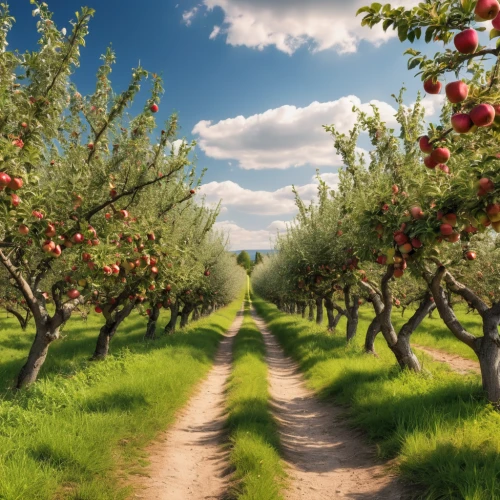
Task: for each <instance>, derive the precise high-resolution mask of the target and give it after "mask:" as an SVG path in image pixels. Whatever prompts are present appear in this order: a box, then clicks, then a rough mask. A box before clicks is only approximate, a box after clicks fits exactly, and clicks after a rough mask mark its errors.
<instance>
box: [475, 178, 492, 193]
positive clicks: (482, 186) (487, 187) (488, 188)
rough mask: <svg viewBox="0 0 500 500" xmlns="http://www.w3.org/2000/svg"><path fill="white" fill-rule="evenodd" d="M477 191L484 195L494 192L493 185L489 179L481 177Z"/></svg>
mask: <svg viewBox="0 0 500 500" xmlns="http://www.w3.org/2000/svg"><path fill="white" fill-rule="evenodd" d="M479 190H480V191H481V192H482V193H484V194H487V193H492V192H493V191H494V190H495V183H494V182H493V181H492V180H491V179H488V178H487V177H483V178H482V179H479ZM483 196H484V195H483Z"/></svg>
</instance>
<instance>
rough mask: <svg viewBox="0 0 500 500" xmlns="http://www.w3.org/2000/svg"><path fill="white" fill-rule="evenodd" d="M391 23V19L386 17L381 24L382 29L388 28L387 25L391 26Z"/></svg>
mask: <svg viewBox="0 0 500 500" xmlns="http://www.w3.org/2000/svg"><path fill="white" fill-rule="evenodd" d="M392 23H393V20H392V19H386V20H385V21H384V24H383V25H382V29H383V30H384V31H387V28H389V26H391V24H392Z"/></svg>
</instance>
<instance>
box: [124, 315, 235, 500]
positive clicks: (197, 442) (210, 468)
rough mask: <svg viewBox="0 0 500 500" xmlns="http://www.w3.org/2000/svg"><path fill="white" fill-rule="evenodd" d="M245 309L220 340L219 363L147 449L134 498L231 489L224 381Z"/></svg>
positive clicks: (176, 498) (164, 499) (196, 498)
mask: <svg viewBox="0 0 500 500" xmlns="http://www.w3.org/2000/svg"><path fill="white" fill-rule="evenodd" d="M242 321H243V312H242V311H240V312H239V313H238V317H237V318H236V320H235V321H234V323H233V324H232V326H231V328H230V329H229V331H228V332H227V334H226V336H225V338H224V339H223V341H222V342H221V344H220V347H219V350H218V352H217V356H216V358H215V363H214V367H213V368H212V370H211V371H210V373H209V375H208V377H207V378H206V379H205V380H204V381H203V382H202V383H201V384H200V386H199V388H198V391H197V392H196V394H195V395H194V396H193V397H192V398H191V399H190V401H189V403H188V405H187V406H186V407H185V408H184V409H183V410H182V411H181V413H180V414H179V416H178V418H177V420H176V422H175V423H174V424H173V426H172V427H171V428H170V430H169V431H167V432H166V433H165V434H164V435H162V436H161V437H160V439H159V440H158V442H156V443H154V444H153V445H151V446H150V447H149V448H148V449H147V452H148V454H149V461H150V465H149V466H148V467H147V469H146V472H145V473H146V474H147V476H146V477H140V478H136V480H135V482H134V484H133V486H134V488H135V497H134V498H142V499H144V500H188V499H193V500H201V499H219V498H221V497H223V495H224V494H225V493H226V491H227V490H228V488H229V480H230V477H229V475H228V468H227V452H226V451H224V449H223V447H222V446H221V445H222V444H223V442H222V441H223V427H224V410H225V405H224V401H225V394H224V391H225V386H226V380H227V378H228V376H229V374H230V372H231V361H232V352H231V351H232V343H233V338H234V336H235V335H236V333H238V330H239V329H240V327H241V324H242Z"/></svg>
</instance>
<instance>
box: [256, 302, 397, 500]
mask: <svg viewBox="0 0 500 500" xmlns="http://www.w3.org/2000/svg"><path fill="white" fill-rule="evenodd" d="M259 309H260V310H262V307H259ZM254 319H255V322H256V323H257V326H258V327H259V329H260V331H261V332H262V334H263V336H264V339H265V345H266V349H267V362H268V364H269V374H270V384H271V394H272V398H273V409H274V413H275V415H276V417H277V419H278V422H279V430H280V435H281V440H282V444H283V450H284V457H285V459H286V461H287V464H288V465H289V469H290V470H289V475H290V482H291V485H290V489H289V491H288V492H287V493H286V498H287V500H330V499H337V498H358V499H362V498H365V499H371V500H400V499H401V498H402V495H403V494H404V492H403V488H402V486H401V485H400V484H399V482H398V481H397V480H395V478H394V477H393V475H391V474H390V471H389V469H388V467H387V466H384V465H382V464H380V463H377V461H376V457H375V451H374V449H373V448H372V447H371V446H369V445H367V443H366V442H364V440H363V439H362V438H361V437H360V436H359V433H357V432H356V431H354V430H353V429H351V428H350V427H349V426H348V425H346V422H345V416H344V415H343V412H342V410H340V409H339V408H338V407H334V406H332V405H328V404H326V403H324V402H322V401H320V400H318V399H317V398H316V396H315V395H314V394H313V393H312V392H311V391H310V390H308V389H307V388H306V386H305V383H304V378H303V376H302V375H301V374H300V373H299V372H298V367H297V365H296V363H295V362H294V361H293V360H292V359H290V358H289V357H286V356H285V355H284V353H283V350H282V348H281V347H280V346H279V344H278V342H277V340H276V339H275V338H274V337H273V336H272V335H271V333H270V331H269V330H268V328H267V326H266V324H265V322H264V321H263V320H262V319H261V318H260V317H258V316H257V315H256V314H254ZM254 498H257V497H254Z"/></svg>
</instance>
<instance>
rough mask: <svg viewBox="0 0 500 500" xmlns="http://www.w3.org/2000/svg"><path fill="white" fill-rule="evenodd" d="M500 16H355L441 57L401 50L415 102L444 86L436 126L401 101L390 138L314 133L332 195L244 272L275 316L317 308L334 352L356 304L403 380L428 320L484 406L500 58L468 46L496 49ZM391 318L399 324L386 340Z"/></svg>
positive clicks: (463, 4)
mask: <svg viewBox="0 0 500 500" xmlns="http://www.w3.org/2000/svg"><path fill="white" fill-rule="evenodd" d="M499 11H500V4H499V3H498V1H497V0H478V1H472V0H470V1H469V0H464V1H458V0H448V1H440V2H437V1H429V2H425V3H424V2H421V3H420V4H419V5H418V6H416V7H414V8H412V9H407V8H405V7H397V8H393V7H391V6H390V5H384V6H383V5H381V4H379V3H375V4H372V5H371V6H370V7H364V8H362V9H360V13H363V14H364V18H363V22H362V23H363V24H364V25H368V26H370V27H373V26H375V25H377V24H379V23H381V24H382V26H383V29H385V30H387V29H389V27H392V29H395V30H396V31H397V33H398V36H399V38H400V40H401V41H405V40H409V41H410V42H414V41H415V40H418V39H419V38H420V37H421V36H423V37H425V40H426V41H427V42H428V43H431V42H432V43H435V44H436V45H438V46H439V47H443V44H444V51H442V52H438V53H437V54H436V55H435V56H434V57H433V58H428V57H426V56H425V55H422V54H421V53H420V52H418V51H416V50H414V49H409V50H407V53H408V54H409V55H410V56H411V57H410V61H409V66H410V69H411V68H415V67H418V68H419V69H420V71H419V74H420V75H421V77H422V80H423V82H424V89H425V91H426V92H428V93H438V92H440V91H441V87H442V84H441V81H443V80H444V79H445V77H446V75H447V73H452V79H453V80H452V81H451V82H450V83H448V85H446V96H447V99H446V100H445V102H444V104H443V107H442V109H441V113H440V115H439V116H440V123H438V124H426V121H425V113H424V109H423V106H422V101H421V99H420V98H419V99H418V100H417V102H416V103H415V104H414V105H413V106H412V107H407V106H405V105H404V102H403V92H401V93H400V95H399V96H397V97H396V101H397V107H398V109H397V114H396V121H397V127H396V128H395V129H391V128H389V127H388V126H387V125H386V123H384V121H383V120H382V118H381V116H380V113H379V112H378V110H377V109H376V108H375V107H374V108H373V112H371V113H366V112H363V111H361V110H354V112H355V113H356V114H357V124H356V126H355V127H354V129H353V130H352V131H351V132H350V133H349V134H342V133H340V132H339V131H337V130H336V129H335V128H334V127H326V130H327V131H328V132H330V133H331V134H332V135H333V138H334V144H335V148H336V151H337V153H338V154H339V155H340V157H341V158H342V159H343V161H344V165H345V166H344V168H343V169H341V171H340V172H339V180H340V181H339V186H338V189H336V191H331V190H330V189H329V188H328V187H327V186H326V185H325V184H324V183H322V182H321V179H319V181H320V187H319V192H318V200H317V202H315V203H313V204H311V205H310V206H306V205H305V204H304V203H303V202H302V200H301V199H300V198H299V196H298V195H297V196H296V200H297V206H298V210H299V215H298V216H297V219H296V220H295V221H294V223H293V224H291V225H290V227H289V229H288V232H287V234H286V235H284V236H282V237H280V238H279V240H278V242H277V247H276V248H277V253H276V254H275V255H274V256H273V257H272V258H270V259H267V260H266V262H265V263H264V264H262V265H261V266H259V267H257V268H256V270H255V271H254V285H255V288H256V291H257V292H258V293H259V294H261V295H262V296H263V297H265V298H267V299H268V300H271V301H273V302H275V303H276V304H277V305H278V306H279V307H280V308H282V309H284V310H287V311H290V312H301V313H302V314H303V315H304V314H305V310H306V307H307V306H309V310H310V315H312V311H313V309H314V308H316V310H317V319H318V321H321V319H322V312H323V305H324V306H325V307H326V311H327V315H328V324H329V328H330V329H331V330H333V329H334V328H335V327H336V325H337V324H338V321H339V319H340V317H341V316H342V315H343V316H345V317H346V318H347V340H351V339H352V338H353V337H354V335H356V332H357V325H358V313H359V306H360V304H362V303H365V302H367V303H369V304H371V306H372V307H373V311H374V319H373V322H372V324H371V325H370V327H369V329H368V331H367V332H366V341H365V347H366V350H367V351H368V352H374V350H373V345H374V344H373V342H374V339H375V337H376V335H377V334H378V333H379V332H380V333H382V335H383V336H384V338H385V340H386V342H387V344H388V346H389V348H390V349H391V350H392V352H393V353H394V356H395V358H396V360H397V362H398V363H399V365H400V366H401V368H403V369H411V370H414V371H420V370H421V366H420V364H419V361H418V359H417V358H416V356H415V355H414V353H413V351H412V349H411V345H410V340H411V334H412V332H413V331H415V329H416V328H417V327H418V326H419V324H420V323H421V322H422V320H423V319H424V318H425V317H426V315H427V314H428V313H430V312H431V311H432V310H434V309H437V311H438V312H439V315H440V316H441V318H442V320H443V321H444V323H445V324H446V326H447V327H448V329H449V330H450V333H451V334H453V335H455V337H456V338H457V339H458V340H460V341H461V342H464V343H465V344H466V345H468V346H469V347H470V348H471V349H472V350H473V351H474V352H475V353H476V355H477V357H478V359H479V362H480V366H481V373H482V380H483V386H484V389H485V391H486V394H487V396H488V398H489V399H490V401H493V402H499V401H500V337H499V335H498V326H499V324H500V272H499V271H500V268H499V266H500V264H499V263H500V239H499V237H497V233H498V232H500V149H499V139H500V117H499V116H498V114H499V112H500V84H499V81H498V73H499V69H500V50H499V49H498V48H488V47H482V46H479V36H478V35H477V32H478V31H481V30H484V29H486V30H488V29H489V32H490V38H491V39H494V38H496V37H497V36H499V35H500V31H499V27H500V17H499ZM492 20H493V24H491V21H492ZM452 41H454V49H453V48H450V44H451V42H452ZM457 77H462V78H461V79H460V80H457ZM361 134H367V136H368V137H369V138H370V140H371V144H372V149H371V151H370V153H369V155H368V156H365V155H363V154H360V153H358V151H359V149H358V147H359V146H361V144H359V137H360V135H361ZM457 300H460V301H463V302H464V304H466V305H467V306H468V307H469V308H470V309H471V310H475V311H476V312H477V313H478V314H479V316H480V317H481V319H482V322H483V335H482V336H476V335H473V334H472V333H471V332H469V331H468V330H467V328H466V326H465V325H464V324H462V323H461V322H460V321H459V320H458V318H457V317H456V315H455V312H454V310H453V304H454V303H455V302H456V301H457ZM394 307H395V308H400V307H404V308H410V309H411V310H412V315H411V317H410V318H409V319H408V321H407V322H406V323H405V324H404V326H403V327H402V328H400V329H399V330H398V329H397V328H396V327H395V326H394V323H393V320H392V312H393V308H394Z"/></svg>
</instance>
